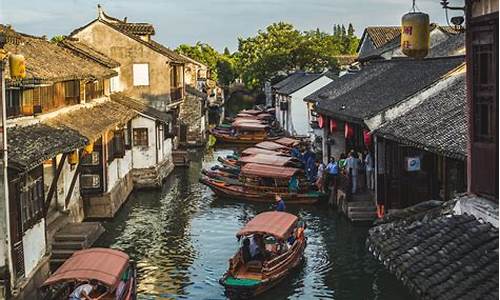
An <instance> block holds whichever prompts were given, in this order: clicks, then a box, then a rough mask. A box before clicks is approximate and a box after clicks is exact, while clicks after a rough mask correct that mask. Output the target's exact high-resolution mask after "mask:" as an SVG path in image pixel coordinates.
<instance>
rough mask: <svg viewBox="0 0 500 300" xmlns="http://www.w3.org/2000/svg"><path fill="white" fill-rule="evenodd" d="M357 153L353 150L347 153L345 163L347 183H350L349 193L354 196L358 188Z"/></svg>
mask: <svg viewBox="0 0 500 300" xmlns="http://www.w3.org/2000/svg"><path fill="white" fill-rule="evenodd" d="M357 156H358V155H357V153H356V152H354V150H351V151H350V152H349V157H348V158H347V161H346V170H347V175H349V181H350V183H351V193H352V194H356V191H357V187H358V169H359V165H360V163H359V158H357Z"/></svg>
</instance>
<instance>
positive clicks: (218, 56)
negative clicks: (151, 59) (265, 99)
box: [176, 22, 359, 89]
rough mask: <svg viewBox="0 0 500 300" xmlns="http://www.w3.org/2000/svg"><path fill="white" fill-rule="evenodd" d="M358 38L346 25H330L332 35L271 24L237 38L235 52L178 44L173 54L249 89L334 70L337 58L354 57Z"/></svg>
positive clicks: (214, 76)
mask: <svg viewBox="0 0 500 300" xmlns="http://www.w3.org/2000/svg"><path fill="white" fill-rule="evenodd" d="M358 43H359V39H358V38H357V37H356V36H355V35H354V27H353V26H352V24H349V25H348V27H347V29H346V27H345V26H344V25H340V24H336V25H334V26H333V33H332V34H330V33H327V32H323V31H321V30H319V29H316V30H311V31H304V32H301V31H299V30H297V29H296V28H294V26H293V25H292V24H288V23H285V22H279V23H273V24H271V25H269V26H268V27H267V28H266V29H265V30H259V31H258V33H257V35H255V36H251V37H248V38H239V39H238V51H237V52H235V53H231V52H230V51H229V49H227V48H225V49H224V51H223V53H219V52H217V51H216V50H215V49H214V48H212V47H211V46H210V45H208V44H204V43H201V42H198V43H196V45H193V46H190V45H185V44H183V45H180V46H179V47H178V48H177V49H176V51H178V52H179V53H182V54H184V55H186V56H189V57H191V58H193V59H195V60H197V61H199V62H202V63H204V64H206V65H207V66H208V67H209V68H210V70H211V74H212V79H214V80H217V81H218V82H219V83H220V84H222V85H228V84H231V83H232V82H234V81H235V79H236V78H238V77H239V78H241V79H242V80H243V82H244V83H245V85H246V86H247V87H248V88H250V89H257V88H260V87H262V86H263V84H264V82H265V81H266V80H271V81H273V80H274V79H275V78H277V77H279V76H283V75H284V74H288V73H291V72H293V71H295V70H303V71H308V72H321V71H324V70H325V69H329V70H336V69H337V67H338V65H337V59H336V56H338V55H350V54H355V52H356V48H357V46H358Z"/></svg>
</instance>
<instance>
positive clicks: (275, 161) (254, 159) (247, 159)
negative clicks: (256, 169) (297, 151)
mask: <svg viewBox="0 0 500 300" xmlns="http://www.w3.org/2000/svg"><path fill="white" fill-rule="evenodd" d="M239 162H242V163H256V164H263V165H272V166H280V167H284V166H286V165H289V164H293V163H294V162H296V163H298V161H297V160H296V159H295V158H293V157H290V156H278V155H269V154H255V155H249V156H243V157H241V158H240V159H239Z"/></svg>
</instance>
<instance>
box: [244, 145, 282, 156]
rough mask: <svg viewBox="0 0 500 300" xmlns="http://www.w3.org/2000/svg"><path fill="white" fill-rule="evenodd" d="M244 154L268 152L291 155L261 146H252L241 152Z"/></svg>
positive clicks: (269, 153) (270, 153)
mask: <svg viewBox="0 0 500 300" xmlns="http://www.w3.org/2000/svg"><path fill="white" fill-rule="evenodd" d="M241 154H242V155H254V154H268V155H278V156H289V155H287V154H284V153H281V152H277V151H272V150H266V149H261V148H255V147H250V148H247V149H245V150H243V151H242V152H241Z"/></svg>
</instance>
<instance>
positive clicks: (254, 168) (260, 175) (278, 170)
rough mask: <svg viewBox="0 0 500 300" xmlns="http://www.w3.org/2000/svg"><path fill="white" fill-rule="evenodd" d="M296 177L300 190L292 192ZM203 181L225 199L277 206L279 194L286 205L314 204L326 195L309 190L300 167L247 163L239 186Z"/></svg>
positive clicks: (219, 180) (217, 179) (216, 179)
mask: <svg viewBox="0 0 500 300" xmlns="http://www.w3.org/2000/svg"><path fill="white" fill-rule="evenodd" d="M292 176H296V178H297V180H298V182H299V189H298V190H296V191H291V190H290V189H289V187H288V182H289V180H290V178H291V177H292ZM200 182H201V183H203V184H205V185H206V186H208V187H209V188H210V189H212V191H213V192H214V193H215V194H216V195H218V196H220V197H223V198H231V199H238V200H244V201H255V202H267V203H274V201H275V196H276V194H279V195H280V196H281V197H282V198H283V200H284V201H285V202H286V203H287V204H314V203H317V202H319V201H320V200H321V199H323V197H324V194H322V193H320V192H318V191H315V190H313V189H311V188H310V184H308V183H307V181H306V180H305V178H303V171H302V170H301V169H298V168H292V167H280V166H273V165H262V164H256V163H247V164H245V165H243V166H242V167H241V170H240V173H239V183H238V184H231V183H230V182H228V181H226V180H224V178H223V177H219V176H218V177H211V176H203V177H202V178H201V179H200Z"/></svg>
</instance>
